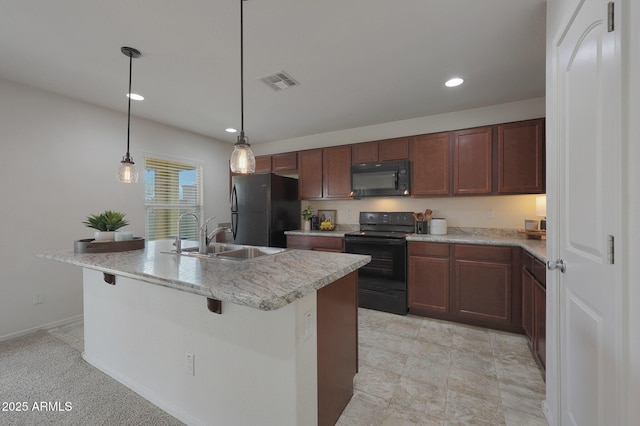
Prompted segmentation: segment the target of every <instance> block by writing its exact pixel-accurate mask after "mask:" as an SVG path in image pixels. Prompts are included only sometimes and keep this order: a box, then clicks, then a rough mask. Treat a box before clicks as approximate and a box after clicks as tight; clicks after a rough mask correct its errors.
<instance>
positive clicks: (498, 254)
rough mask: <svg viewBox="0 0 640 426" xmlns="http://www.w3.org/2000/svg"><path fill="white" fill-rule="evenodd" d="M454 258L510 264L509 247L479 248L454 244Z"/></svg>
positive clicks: (478, 246)
mask: <svg viewBox="0 0 640 426" xmlns="http://www.w3.org/2000/svg"><path fill="white" fill-rule="evenodd" d="M453 253H454V257H456V258H457V259H474V260H492V261H497V262H511V256H512V255H511V247H501V246H480V245H469V244H455V245H454V249H453Z"/></svg>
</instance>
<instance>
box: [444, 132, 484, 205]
mask: <svg viewBox="0 0 640 426" xmlns="http://www.w3.org/2000/svg"><path fill="white" fill-rule="evenodd" d="M453 135H454V136H453V193H454V194H455V195H465V194H490V193H491V191H492V164H493V161H492V156H493V128H492V127H481V128H476V129H468V130H461V131H458V132H454V134H453Z"/></svg>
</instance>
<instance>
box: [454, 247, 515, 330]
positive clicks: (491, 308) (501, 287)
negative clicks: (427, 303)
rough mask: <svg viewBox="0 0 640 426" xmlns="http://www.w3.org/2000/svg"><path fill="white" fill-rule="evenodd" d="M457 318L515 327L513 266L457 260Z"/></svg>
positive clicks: (455, 291) (455, 288) (455, 290)
mask: <svg viewBox="0 0 640 426" xmlns="http://www.w3.org/2000/svg"><path fill="white" fill-rule="evenodd" d="M454 274H455V279H454V294H455V296H454V297H455V300H454V302H455V305H454V306H455V310H454V312H455V314H456V315H457V316H459V317H460V318H464V319H475V320H480V321H484V322H487V323H494V324H497V325H507V326H508V325H511V264H506V263H494V262H478V261H472V260H457V259H456V260H455V272H454Z"/></svg>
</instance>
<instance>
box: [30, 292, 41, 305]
mask: <svg viewBox="0 0 640 426" xmlns="http://www.w3.org/2000/svg"><path fill="white" fill-rule="evenodd" d="M41 303H44V293H43V292H42V291H35V292H33V304H34V305H39V304H41Z"/></svg>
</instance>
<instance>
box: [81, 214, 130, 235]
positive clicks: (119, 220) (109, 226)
mask: <svg viewBox="0 0 640 426" xmlns="http://www.w3.org/2000/svg"><path fill="white" fill-rule="evenodd" d="M125 216H126V213H120V212H114V211H111V210H105V211H104V212H103V213H100V214H91V215H89V216H87V220H86V221H84V222H82V223H84V224H85V225H87V227H89V228H93V229H96V230H97V231H96V232H95V233H94V234H93V238H94V239H95V240H96V241H113V240H114V239H115V231H116V230H118V229H120V228H122V227H124V226H127V225H128V224H129V222H128V221H127V220H126V219H125V218H124V217H125Z"/></svg>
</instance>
